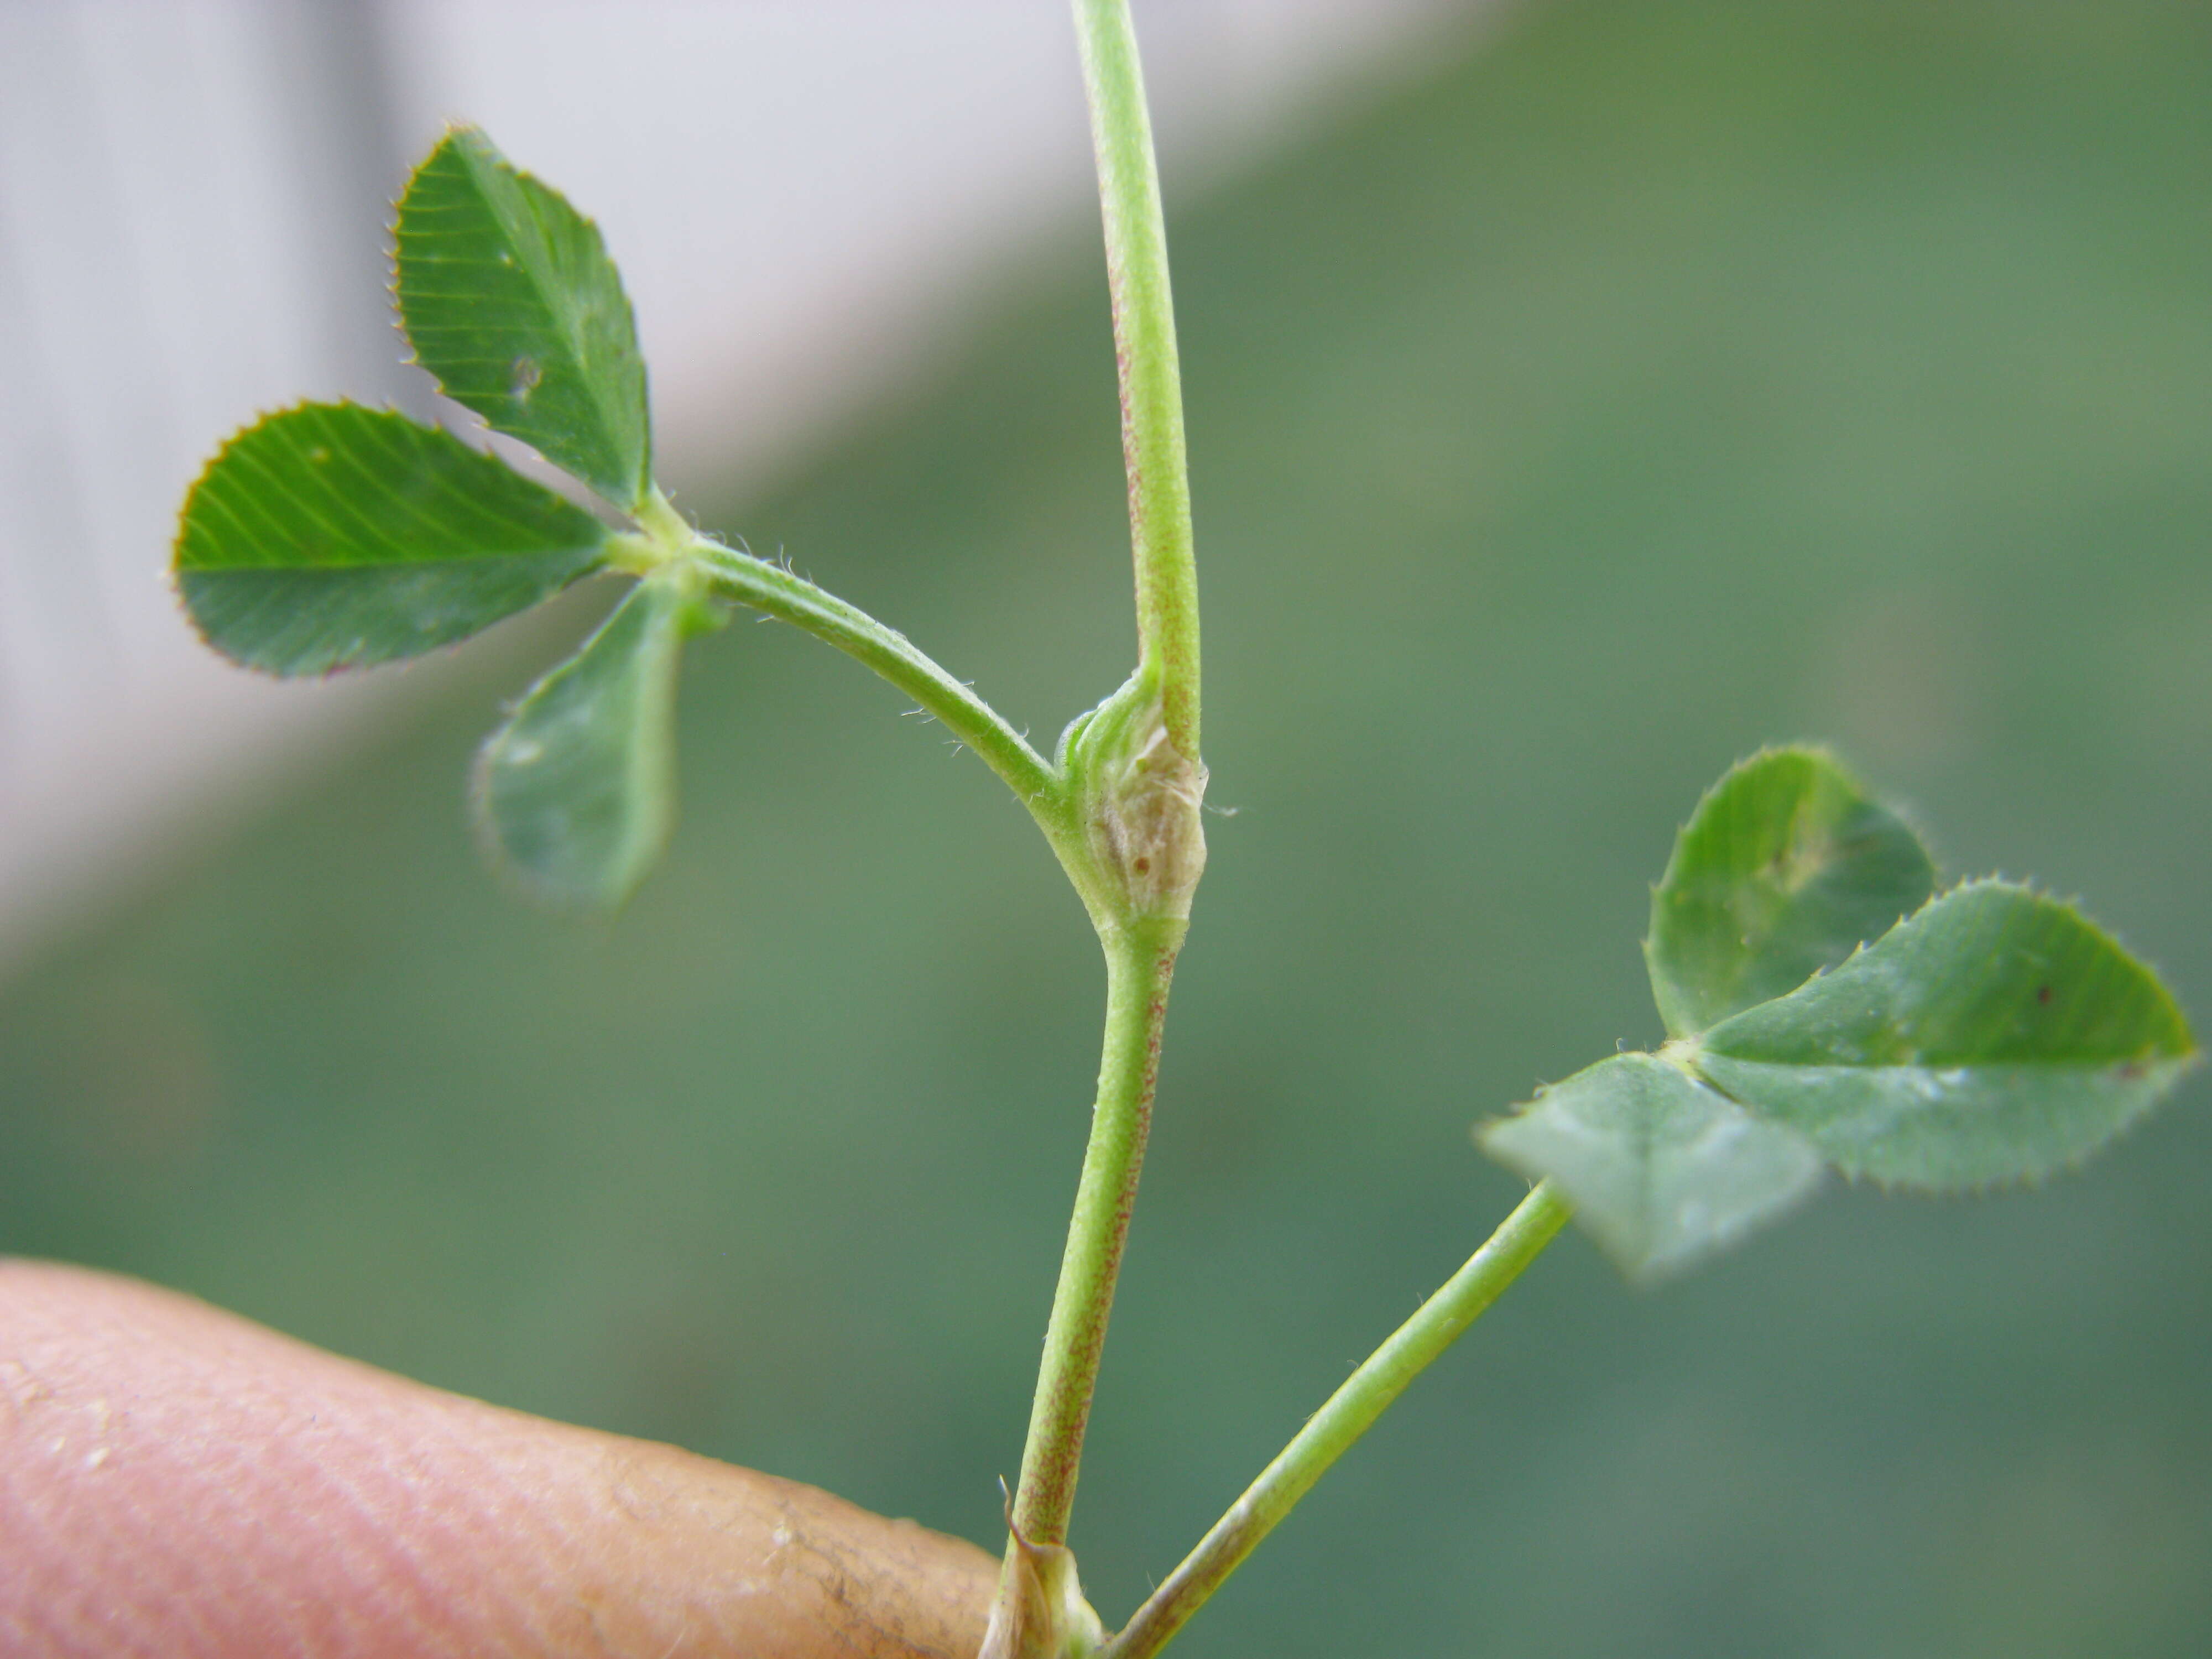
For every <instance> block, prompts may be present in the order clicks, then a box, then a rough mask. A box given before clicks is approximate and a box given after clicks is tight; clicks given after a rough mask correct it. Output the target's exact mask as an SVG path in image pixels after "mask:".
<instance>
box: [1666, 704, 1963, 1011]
mask: <svg viewBox="0 0 2212 1659" xmlns="http://www.w3.org/2000/svg"><path fill="white" fill-rule="evenodd" d="M1935 878H1936V872H1935V867H1934V865H1933V864H1932V862H1931V861H1930V860H1929V857H1928V854H1927V850H1926V849H1925V848H1923V846H1922V845H1921V843H1920V839H1919V837H1918V836H1916V835H1915V834H1914V833H1913V831H1912V829H1911V826H1909V825H1908V824H1906V823H1905V822H1904V821H1903V820H1902V819H1900V818H1899V817H1897V816H1896V815H1895V814H1894V813H1893V812H1891V811H1889V810H1888V809H1887V808H1886V807H1884V806H1882V805H1880V804H1879V803H1878V802H1876V801H1875V800H1873V799H1870V798H1869V796H1868V795H1867V794H1866V793H1865V792H1864V791H1863V789H1862V788H1861V787H1859V785H1858V783H1857V781H1855V780H1854V779H1853V778H1852V777H1851V776H1850V774H1849V773H1847V772H1846V771H1844V769H1843V767H1842V766H1841V765H1839V764H1838V763H1837V761H1836V760H1835V759H1834V757H1832V756H1830V755H1829V754H1827V753H1826V751H1824V750H1818V749H1810V748H1802V747H1801V748H1788V749H1774V750H1765V751H1763V752H1761V753H1759V754H1758V755H1754V756H1753V757H1751V758H1750V759H1749V760H1747V761H1744V762H1742V763H1740V764H1738V765H1737V766H1736V767H1735V768H1734V769H1732V770H1731V771H1729V774H1728V775H1727V776H1725V777H1724V778H1723V779H1722V780H1721V781H1720V782H1719V783H1717V784H1716V785H1715V786H1714V787H1712V788H1711V790H1709V791H1708V792H1707V793H1706V794H1705V799H1703V800H1701V801H1700V802H1699V804H1698V810H1697V811H1696V812H1695V813H1694V814H1693V815H1692V817H1691V820H1690V822H1689V823H1688V824H1687V825H1686V826H1685V827H1684V828H1683V829H1682V831H1681V833H1680V835H1679V836H1677V837H1676V838H1675V842H1674V854H1673V855H1672V857H1670V858H1669V859H1668V864H1667V872H1666V874H1665V875H1664V876H1663V877H1662V878H1661V879H1660V882H1659V885H1658V886H1657V887H1656V889H1654V890H1653V892H1652V896H1651V931H1650V937H1649V938H1648V939H1646V940H1645V942H1644V959H1645V962H1646V963H1647V964H1648V965H1649V967H1650V973H1651V988H1652V994H1653V995H1654V997H1655V998H1656V1000H1657V1002H1658V1004H1659V1012H1660V1016H1661V1018H1662V1019H1663V1020H1664V1021H1665V1022H1666V1025H1667V1030H1668V1033H1669V1035H1671V1036H1676V1037H1682V1036H1692V1035H1694V1034H1696V1033H1697V1032H1699V1031H1702V1030H1705V1029H1706V1028H1708V1027H1710V1026H1711V1025H1713V1024H1717V1023H1718V1022H1719V1021H1721V1020H1723V1019H1725V1018H1728V1017H1729V1016H1730V1015H1732V1014H1735V1013H1737V1012H1741V1011H1742V1010H1743V1009H1746V1008H1748V1007H1752V1006H1756V1005H1757V1004H1759V1003H1762V1002H1765V1001H1767V1000H1770V999H1771V998H1773V997H1778V996H1780V995H1782V994H1784V993H1786V992H1789V991H1791V990H1794V989H1796V987H1798V986H1800V985H1802V984H1803V983H1804V982H1805V981H1806V980H1807V979H1808V978H1809V977H1811V976H1812V975H1814V974H1815V973H1817V972H1819V971H1820V970H1821V969H1826V968H1832V967H1833V966H1834V965H1835V964H1836V963H1839V962H1841V961H1843V960H1844V957H1848V956H1849V955H1850V953H1851V951H1852V950H1853V949H1854V948H1856V947H1857V945H1861V944H1863V943H1864V942H1865V941H1867V940H1869V939H1878V938H1880V937H1881V934H1883V933H1886V932H1887V930H1888V929H1889V928H1890V927H1891V926H1893V924H1894V923H1895V922H1896V921H1898V919H1899V917H1901V916H1904V915H1908V914H1910V913H1911V911H1913V910H1915V909H1917V908H1919V906H1920V905H1921V904H1922V903H1923V902H1925V901H1926V899H1927V897H1928V896H1929V892H1930V891H1932V890H1933V889H1934V884H1935Z"/></svg>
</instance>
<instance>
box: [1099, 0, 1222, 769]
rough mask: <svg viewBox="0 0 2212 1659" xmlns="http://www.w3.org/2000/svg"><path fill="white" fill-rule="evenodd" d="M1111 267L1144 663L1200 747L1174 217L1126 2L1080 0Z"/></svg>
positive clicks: (1180, 731)
mask: <svg viewBox="0 0 2212 1659" xmlns="http://www.w3.org/2000/svg"><path fill="white" fill-rule="evenodd" d="M1075 32H1076V37H1077V40H1078V43H1079V45H1080V46H1081V47H1082V51H1083V81H1084V88H1085V91H1086V93H1087V94H1089V98H1090V104H1091V145H1092V148H1093V149H1094V150H1095V151H1096V152H1097V161H1098V198H1099V204H1100V207H1101V209H1102V210H1103V214H1104V217H1105V222H1106V274H1107V280H1108V282H1109V284H1110V286H1111V289H1112V292H1113V298H1114V349H1115V356H1116V357H1117V359H1118V360H1119V362H1120V365H1121V452H1122V459H1123V460H1124V462H1125V463H1126V465H1127V470H1128V477H1129V534H1130V541H1131V545H1132V548H1133V551H1134V553H1135V556H1136V567H1137V632H1138V635H1139V641H1140V645H1141V649H1142V656H1141V658H1140V659H1139V672H1140V673H1142V674H1145V675H1146V676H1148V677H1151V678H1153V679H1154V680H1155V681H1156V683H1157V684H1158V689H1159V692H1160V701H1161V708H1162V714H1163V716H1164V720H1165V723H1166V726H1167V729H1168V740H1169V741H1170V743H1172V744H1175V746H1176V749H1177V750H1180V751H1182V754H1183V755H1185V756H1186V757H1188V758H1189V759H1191V760H1192V761H1196V760H1197V758H1198V756H1199V746H1198V729H1199V720H1198V712H1199V697H1198V574H1197V567H1196V564H1195V562H1194V560H1193V557H1192V551H1191V527H1190V475H1189V469H1188V464H1187V462H1186V459H1185V456H1184V451H1183V428H1182V366H1181V362H1180V360H1179V359H1178V357H1177V356H1176V331H1175V300H1174V296H1173V295H1172V294H1171V292H1170V289H1169V287H1168V235H1167V226H1166V222H1165V221H1164V218H1163V216H1162V215H1161V211H1160V174H1159V167H1158V162H1157V161H1155V160H1154V158H1153V155H1152V118H1151V117H1150V116H1149V115H1148V114H1147V113H1146V108H1145V77H1144V71H1143V70H1142V68H1141V67H1140V65H1139V63H1138V61H1137V33H1136V29H1135V27H1133V25H1132V24H1131V22H1130V21H1129V7H1128V3H1127V0H1075Z"/></svg>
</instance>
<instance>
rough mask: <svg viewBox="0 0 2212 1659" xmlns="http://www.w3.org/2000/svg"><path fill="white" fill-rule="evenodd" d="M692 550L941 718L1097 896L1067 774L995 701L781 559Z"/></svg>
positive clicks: (699, 546) (700, 540) (733, 591)
mask: <svg viewBox="0 0 2212 1659" xmlns="http://www.w3.org/2000/svg"><path fill="white" fill-rule="evenodd" d="M684 554H685V555H687V556H690V557H691V558H694V559H696V560H697V561H698V562H699V563H700V565H701V566H702V568H704V569H705V570H706V571H707V573H708V576H709V577H710V578H711V579H712V580H713V582H714V586H715V589H716V590H717V591H718V592H720V593H721V594H722V595H723V596H724V597H725V598H727V599H735V600H736V601H737V602H738V604H740V605H748V606H750V608H752V609H753V610H755V611H762V612H763V613H764V614H766V615H768V616H771V617H775V618H776V619H777V620H778V621H781V622H787V623H791V624H792V625H793V627H795V628H800V629H805V631H806V632H807V633H809V634H811V635H814V636H815V638H817V639H818V640H822V641H825V642H827V643H829V644H830V645H834V646H836V647H837V648H838V649H839V650H840V651H842V652H844V653H846V654H847V655H848V656H852V657H854V658H857V659H859V660H860V661H861V662H863V663H865V664H866V665H868V666H869V667H870V668H872V669H874V670H875V671H876V672H877V673H878V674H880V675H882V676H883V677H884V678H885V679H886V680H889V681H890V683H891V684H893V685H895V686H896V687H897V688H898V689H899V690H901V691H902V692H904V693H905V694H906V695H907V696H909V697H912V698H913V699H914V700H915V702H916V703H917V704H919V705H920V706H921V708H924V709H925V710H927V712H928V713H929V714H933V715H934V716H936V718H937V720H938V722H939V724H940V725H942V726H944V727H945V730H946V731H948V732H951V734H952V735H953V736H954V737H955V738H957V739H958V740H959V741H960V742H962V743H963V744H966V745H967V746H968V747H969V748H970V749H972V750H975V752H976V754H978V755H980V756H981V757H982V760H983V763H984V764H985V765H986V766H987V767H989V768H990V769H992V770H993V771H994V772H996V773H997V774H998V775H999V776H1000V778H1002V779H1004V780H1005V781H1006V785H1007V787H1010V788H1011V789H1012V791H1013V792H1014V793H1015V795H1016V796H1018V798H1019V799H1020V800H1021V803H1022V805H1024V806H1026V807H1027V808H1029V810H1030V816H1031V817H1034V818H1036V821H1037V823H1038V826H1039V827H1040V828H1041V829H1043V831H1044V833H1045V839H1046V840H1048V841H1049V842H1051V843H1052V848H1053V851H1054V853H1056V854H1059V856H1060V863H1061V864H1062V865H1063V866H1066V870H1067V873H1068V876H1069V878H1070V879H1072V880H1073V882H1074V883H1075V885H1076V888H1077V890H1078V891H1079V892H1080V893H1081V894H1082V895H1083V896H1084V898H1085V902H1091V900H1092V897H1093V893H1094V890H1097V889H1098V887H1099V878H1098V875H1097V870H1096V868H1095V864H1094V860H1092V857H1091V851H1090V848H1089V846H1088V844H1087V843H1086V842H1085V839H1084V836H1083V830H1082V828H1081V825H1080V823H1079V817H1078V814H1077V812H1076V810H1075V807H1074V805H1073V802H1072V801H1071V799H1070V798H1069V793H1068V791H1067V790H1066V787H1064V785H1063V781H1062V780H1061V778H1060V775H1059V773H1058V772H1057V771H1055V770H1054V768H1053V766H1052V763H1050V762H1048V761H1047V760H1046V759H1045V758H1044V757H1042V755H1040V754H1038V753H1037V751H1036V750H1034V749H1032V748H1031V747H1030V744H1029V742H1028V740H1027V739H1026V738H1024V737H1023V736H1022V734H1021V733H1020V732H1017V731H1015V730H1014V728H1013V727H1012V726H1010V725H1008V724H1007V723H1006V719H1005V717H1004V716H1003V715H1001V714H1000V713H999V712H998V711H997V710H996V709H994V708H992V707H991V706H990V704H988V703H987V702H984V701H983V700H982V699H981V697H979V696H976V695H975V692H973V691H972V690H969V688H968V687H967V686H965V685H963V684H961V683H960V682H959V681H958V680H956V679H954V678H952V676H951V674H949V673H947V672H946V671H945V670H944V669H943V668H941V667H939V665H937V663H936V662H934V661H933V659H931V658H929V657H928V656H927V654H925V653H923V652H921V651H920V650H918V649H917V648H916V647H915V646H914V644H913V643H912V642H911V641H908V638H907V637H906V635H903V634H902V633H900V632H899V631H898V630H897V629H893V628H887V627H885V626H884V624H883V623H879V622H878V621H877V620H876V619H875V618H874V617H871V616H870V615H868V613H867V612H866V611H862V610H861V609H860V607H859V606H857V605H848V604H847V603H846V602H845V601H844V600H842V599H839V598H838V597H837V596H836V594H834V593H829V592H824V591H823V589H821V588H819V587H817V586H815V585H814V584H813V583H812V582H810V581H808V580H805V578H804V577H802V576H795V575H793V574H792V573H791V572H790V571H788V570H786V569H784V568H782V567H781V565H775V564H770V563H769V562H768V561H767V560H765V559H762V558H757V557H755V556H753V555H752V554H750V553H741V552H739V551H738V550H737V549H735V548H733V547H726V546H725V545H724V544H721V543H720V542H717V541H713V540H710V539H708V538H705V537H694V538H691V539H690V542H689V544H688V545H686V547H685V548H684Z"/></svg>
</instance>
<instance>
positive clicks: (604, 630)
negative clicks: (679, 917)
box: [476, 572, 696, 909]
mask: <svg viewBox="0 0 2212 1659" xmlns="http://www.w3.org/2000/svg"><path fill="white" fill-rule="evenodd" d="M695 614H696V607H695V604H694V601H693V599H692V597H691V595H690V591H689V590H688V588H687V587H686V586H684V581H683V579H682V577H681V574H680V573H675V572H668V573H663V574H655V575H652V576H648V577H647V578H646V579H645V580H642V581H641V582H639V583H638V584H637V586H635V587H633V588H632V589H631V590H630V591H629V594H628V596H627V597H625V598H624V599H623V602H622V603H621V605H617V607H616V608H615V610H614V612H613V614H611V616H609V617H608V618H607V619H606V621H605V623H601V624H600V626H599V631H598V632H596V633H595V634H593V635H592V637H591V638H590V639H588V640H586V641H584V644H583V646H582V647H581V648H580V650H578V652H577V653H576V654H575V655H574V656H573V657H571V658H570V659H568V661H566V662H564V663H562V665H560V666H559V667H558V668H556V669H554V670H553V671H552V672H550V673H549V674H547V675H546V676H545V678H543V679H541V680H539V681H538V684H536V685H534V686H532V688H531V689H530V690H529V692H528V693H527V694H526V696H524V697H523V699H522V701H521V702H519V703H517V704H516V705H515V707H514V711H513V714H511V715H510V716H509V717H508V719H507V724H506V725H504V726H501V727H500V729H499V730H498V731H497V732H494V733H493V734H492V737H491V740H490V741H489V743H487V744H485V745H484V749H483V755H482V757H481V758H480V760H479V762H478V765H477V794H476V800H477V817H478V821H479V823H481V824H482V826H483V833H484V837H485V840H486V842H488V843H489V846H490V848H491V849H492V852H493V854H494V856H495V858H496V859H497V860H499V861H500V862H501V863H502V864H504V865H505V866H507V868H508V869H510V870H511V871H512V872H513V873H514V874H515V876H516V877H517V878H519V879H520V881H521V883H522V884H523V885H524V886H525V887H526V888H527V889H529V890H531V891H532V892H533V893H535V894H536V895H537V896H539V897H541V898H544V899H545V900H548V901H549V902H552V903H555V904H557V905H561V906H564V907H568V908H589V909H611V908H614V907H616V906H617V905H619V904H620V903H621V902H623V900H624V899H626V898H627V897H629V895H630V893H631V892H632V891H633V890H635V888H636V886H637V884H638V883H639V882H640V881H641V880H642V879H644V877H645V873H646V872H647V869H648V868H649V867H651V866H652V864H653V860H654V859H655V858H656V857H658V856H659V853H660V849H661V847H662V845H663V843H665V842H666V840H667V838H668V830H669V827H670V825H671V823H672V821H673V819H674V816H675V801H676V762H675V747H676V735H675V720H676V669H677V661H678V657H679V655H680V654H681V650H682V646H683V641H684V635H685V634H686V633H687V632H689V631H690V627H691V624H692V620H693V617H694V616H695Z"/></svg>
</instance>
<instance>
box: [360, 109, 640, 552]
mask: <svg viewBox="0 0 2212 1659" xmlns="http://www.w3.org/2000/svg"><path fill="white" fill-rule="evenodd" d="M398 266H399V280H398V300H399V313H400V317H401V319H402V321H403V323H404V325H405V327H406V330H407V337H408V339H409V340H410V342H411V343H413V345H414V347H415V355H416V358H417V359H418V360H419V361H420V362H421V363H422V367H423V368H427V369H428V370H429V371H430V373H431V374H435V375H436V376H437V378H438V383H439V385H440V386H442V387H444V389H445V392H446V395H447V397H449V398H453V400H454V401H455V402H457V403H459V404H465V405H466V406H467V407H469V408H470V409H472V410H475V411H476V412H477V414H479V415H481V416H483V418H484V419H485V420H486V421H487V422H490V424H491V425H492V427H493V428H495V430H497V431H501V432H504V433H506V434H507V435H508V436H510V437H513V438H520V440H521V441H523V442H524V443H526V444H528V445H530V446H531V447H532V448H533V449H535V450H537V451H538V453H540V454H542V455H544V457H545V458H546V459H548V460H550V461H552V462H553V463H555V464H556V465H559V466H562V467H564V468H566V469H567V470H568V471H570V472H573V473H574V474H575V475H576V477H579V478H581V479H582V480H583V481H584V482H585V483H587V484H589V485H591V487H592V489H595V490H597V491H599V494H600V495H604V496H605V498H606V499H607V500H608V501H611V502H613V503H614V504H615V505H616V506H617V507H621V508H623V510H624V511H626V512H635V511H636V510H637V508H638V507H639V505H640V504H641V502H642V501H644V499H645V497H646V494H647V490H648V489H650V487H651V484H652V450H653V440H652V428H651V425H650V422H649V418H648V415H647V407H646V390H645V360H644V359H643V358H642V357H641V356H640V355H639V353H638V349H637V329H636V325H635V322H634V321H633V320H632V319H631V316H630V308H629V299H628V297H627V296H626V295H624V294H623V286H622V278H621V276H619V275H618V274H617V271H616V270H615V267H614V262H613V261H612V260H611V259H609V258H607V252H606V247H605V244H604V243H603V242H602V241H601V240H600V238H599V228H598V227H597V226H595V225H593V224H592V222H591V221H590V220H588V219H586V218H585V217H584V216H582V215H581V214H580V213H578V212H577V211H576V210H574V208H572V207H570V206H569V205H568V202H567V201H566V200H565V199H563V198H562V196H561V195H560V194H559V193H558V192H557V191H553V190H551V189H549V188H548V187H547V186H546V185H542V184H540V183H539V182H538V180H537V179H533V178H532V177H531V176H530V175H529V174H528V173H521V172H518V171H517V170H516V169H515V168H514V167H511V166H509V165H508V163H507V161H506V159H505V158H504V157H503V156H501V155H500V153H499V152H498V151H497V150H496V149H493V148H492V145H491V143H490V142H489V140H488V139H486V138H485V137H484V136H483V134H482V133H481V132H478V131H476V130H475V129H474V128H472V127H456V128H454V129H453V131H451V132H448V133H447V135H446V137H445V138H444V140H443V141H442V142H441V143H440V144H439V145H438V147H437V149H434V150H433V151H431V152H430V155H429V157H428V159H427V160H426V161H423V163H422V166H421V167H417V168H416V170H415V176H414V178H413V179H411V180H410V181H409V184H408V186H407V193H406V194H405V196H404V197H402V198H401V199H400V203H399V222H398Z"/></svg>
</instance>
